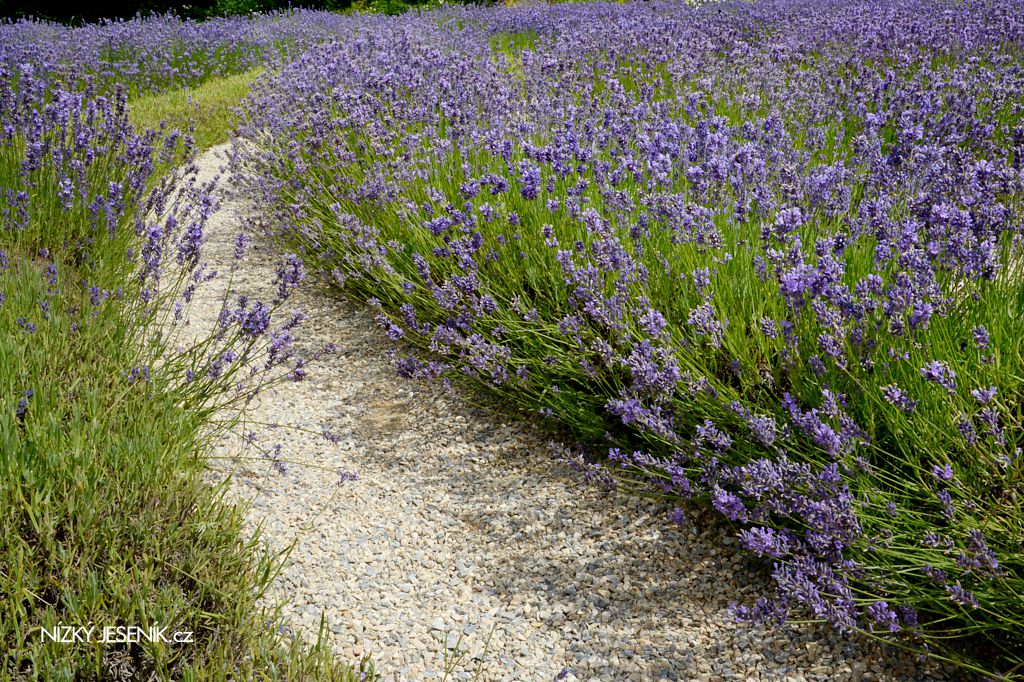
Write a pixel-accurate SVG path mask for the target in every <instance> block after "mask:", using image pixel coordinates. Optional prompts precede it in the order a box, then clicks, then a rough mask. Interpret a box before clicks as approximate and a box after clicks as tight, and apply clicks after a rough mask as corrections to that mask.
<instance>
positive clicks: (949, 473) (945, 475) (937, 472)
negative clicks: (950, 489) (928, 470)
mask: <svg viewBox="0 0 1024 682" xmlns="http://www.w3.org/2000/svg"><path fill="white" fill-rule="evenodd" d="M932 476H934V477H935V478H937V479H939V480H942V481H952V480H953V467H952V465H951V464H949V463H948V462H947V463H946V464H943V465H942V466H941V467H940V466H939V465H937V464H936V465H934V466H932Z"/></svg>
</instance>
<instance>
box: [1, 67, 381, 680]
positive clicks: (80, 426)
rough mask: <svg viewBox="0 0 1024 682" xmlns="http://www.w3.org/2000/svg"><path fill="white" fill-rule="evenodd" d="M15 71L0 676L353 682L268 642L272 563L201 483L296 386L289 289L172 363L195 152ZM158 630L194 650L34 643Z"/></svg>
mask: <svg viewBox="0 0 1024 682" xmlns="http://www.w3.org/2000/svg"><path fill="white" fill-rule="evenodd" d="M17 68H18V71H19V77H18V78H16V79H10V78H7V76H8V75H9V72H4V71H3V69H4V67H3V66H0V358H2V361H0V472H2V476H0V508H2V509H3V510H4V513H3V514H2V515H0V677H3V678H5V679H7V678H11V679H22V678H24V679H29V678H31V679H115V678H116V679H126V678H128V677H146V678H150V677H153V678H157V677H159V678H166V679H179V678H183V677H184V678H192V679H223V678H225V677H228V676H241V677H243V678H246V679H254V678H257V677H264V676H266V675H279V676H284V677H286V678H288V679H300V678H301V679H309V678H315V679H332V680H333V679H341V680H354V679H357V678H358V679H366V677H365V675H364V676H360V674H359V673H358V672H353V671H352V669H351V667H350V666H348V665H345V664H342V663H340V662H336V661H334V660H333V659H331V658H330V656H329V654H328V653H326V645H325V644H324V640H323V639H321V641H319V642H318V643H317V645H316V646H314V647H306V646H304V645H302V644H301V643H299V642H295V641H293V642H291V643H290V644H289V643H288V642H285V641H284V640H283V637H282V635H281V634H280V633H279V631H278V630H277V625H278V622H277V615H276V614H275V613H267V612H265V611H264V610H263V609H261V608H259V607H258V606H257V599H258V598H259V597H260V595H261V594H263V593H265V591H266V590H267V588H268V586H269V584H270V581H271V580H272V579H273V577H274V575H275V571H276V570H277V567H278V565H279V564H278V563H277V560H276V559H275V558H273V557H271V556H268V555H266V554H265V553H264V550H263V549H262V545H261V541H260V539H259V537H258V536H256V537H252V536H248V535H247V534H244V533H243V532H242V516H241V512H240V510H238V509H235V508H233V507H229V506H227V505H225V504H223V502H222V500H221V499H220V492H219V491H218V490H216V489H213V488H211V487H210V486H208V485H207V484H205V483H204V482H203V480H202V479H201V478H200V474H201V472H202V470H203V464H204V461H205V460H204V453H205V452H206V451H207V450H208V449H209V447H210V445H211V442H212V441H213V439H215V438H216V437H217V436H218V435H219V434H220V433H222V432H223V431H224V430H225V429H231V428H234V427H235V426H236V425H237V422H238V410H239V409H240V408H241V407H242V406H244V404H245V403H246V402H247V401H248V400H249V399H250V398H251V397H252V396H253V395H255V393H256V392H257V391H259V390H260V389H261V388H263V387H265V386H267V385H268V384H270V383H272V382H276V381H282V380H296V379H299V378H301V376H302V375H303V374H304V372H305V370H304V367H305V361H306V358H297V357H295V351H294V349H293V333H294V329H295V327H296V326H297V325H298V324H299V322H300V321H301V314H299V313H291V312H289V313H282V312H281V309H282V307H283V306H285V305H287V302H286V301H285V300H284V299H286V298H287V294H288V293H289V291H290V289H289V287H291V286H293V285H295V284H296V283H297V281H298V279H299V277H298V273H296V272H295V271H294V269H287V268H286V267H285V266H284V265H283V266H282V273H283V274H282V287H283V289H282V291H281V295H280V296H279V298H278V300H275V301H265V302H262V301H247V300H240V301H225V305H224V309H223V312H222V314H221V316H220V321H219V324H218V325H217V327H216V329H214V330H213V331H212V332H211V333H209V334H208V335H205V336H204V337H203V338H200V339H199V340H198V341H197V342H196V343H195V344H191V343H186V341H188V340H189V339H188V336H189V333H188V332H187V331H185V332H182V331H181V326H182V322H181V320H182V319H183V316H184V314H185V312H186V309H187V305H188V303H189V301H190V300H191V299H192V297H193V296H194V294H195V291H196V288H197V287H199V286H201V285H202V284H204V283H206V282H208V281H209V280H210V279H211V278H212V277H213V276H214V275H215V273H214V272H212V271H211V270H210V268H209V267H208V266H207V265H206V264H205V263H204V262H203V258H202V250H203V244H204V241H205V239H204V230H205V226H206V223H207V220H208V218H209V217H210V215H211V213H212V211H213V210H214V208H215V206H214V199H213V196H212V194H211V192H212V189H213V182H208V183H199V182H198V181H197V180H196V168H195V167H194V166H193V165H192V164H191V161H192V157H193V154H194V150H193V149H191V148H190V147H189V145H188V144H186V141H185V140H184V139H183V138H182V136H181V135H180V134H178V133H177V132H170V133H167V134H164V133H162V132H156V131H144V132H140V131H138V130H136V129H135V128H134V127H133V126H132V125H131V124H130V122H129V120H128V116H127V106H128V102H127V95H126V89H124V88H120V89H115V91H114V92H113V93H109V94H101V92H102V90H101V89H100V88H101V84H100V83H99V82H96V81H91V82H88V81H83V82H81V83H79V84H78V86H80V87H74V88H65V87H64V86H63V85H62V83H61V82H58V81H55V80H52V79H47V78H45V77H44V75H39V74H37V73H36V72H34V71H33V69H32V68H31V66H29V65H19V66H18V67H17ZM245 242H246V237H245V235H241V236H240V238H239V244H240V246H244V244H245ZM242 251H244V250H241V251H240V253H239V257H242V256H243V255H244V254H243V253H242ZM179 341H180V342H182V345H181V347H179V346H178V342H179ZM274 464H277V463H275V462H271V461H270V460H269V459H268V461H267V466H268V467H269V466H273V465H274ZM154 620H155V621H158V622H159V623H161V624H163V625H166V626H168V627H171V628H174V629H180V630H184V631H190V632H192V633H193V637H194V642H191V643H181V642H167V643H161V642H159V641H157V642H152V643H148V642H138V643H133V642H126V643H123V644H113V645H109V646H108V645H104V646H97V645H96V644H95V643H90V642H88V641H78V642H73V643H70V644H68V643H61V642H52V641H48V640H47V639H46V638H45V637H43V636H42V635H41V633H40V628H46V629H48V630H49V629H52V628H55V627H56V626H59V625H63V626H69V627H82V628H87V627H89V626H91V625H97V626H98V627H103V626H106V625H110V626H114V625H121V626H125V625H135V624H140V623H141V624H147V625H148V624H149V623H151V622H153V621H154ZM51 631H52V630H51ZM364 672H370V671H364Z"/></svg>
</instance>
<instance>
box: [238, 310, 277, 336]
mask: <svg viewBox="0 0 1024 682" xmlns="http://www.w3.org/2000/svg"><path fill="white" fill-rule="evenodd" d="M269 327H270V308H269V307H268V306H267V305H266V304H264V303H262V302H259V301H257V302H256V304H255V305H253V307H252V308H250V309H249V310H247V311H244V312H243V313H242V318H241V328H242V335H243V336H245V337H246V338H248V339H256V338H258V337H260V336H262V335H263V334H265V333H266V332H267V329H268V328H269Z"/></svg>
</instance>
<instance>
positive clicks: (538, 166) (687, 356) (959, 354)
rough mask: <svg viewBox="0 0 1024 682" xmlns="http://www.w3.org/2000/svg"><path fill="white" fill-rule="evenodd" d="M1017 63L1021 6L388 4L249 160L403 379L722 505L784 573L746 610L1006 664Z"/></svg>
mask: <svg viewBox="0 0 1024 682" xmlns="http://www.w3.org/2000/svg"><path fill="white" fill-rule="evenodd" d="M1022 59H1024V7H1022V6H1021V5H1020V4H1019V3H1016V2H1011V1H1009V0H988V1H986V2H977V3H973V2H972V3H963V2H945V1H943V0H935V1H931V0H914V1H913V2H907V3H903V2H900V3H896V2H885V1H884V0H849V1H835V2H827V3H820V2H813V3H811V2H800V1H796V0H779V1H769V0H758V1H755V2H750V3H736V4H716V5H710V6H706V7H704V8H701V9H692V8H689V7H687V6H685V5H684V4H682V3H675V2H654V3H635V4H627V5H618V4H610V5H609V4H600V3H598V4H589V5H582V6H580V5H577V6H553V7H542V8H538V7H529V8H517V9H494V10H459V11H455V12H446V13H442V14H429V15H423V16H406V17H399V18H395V19H390V20H383V19H382V20H380V21H379V22H378V23H377V24H375V25H374V27H373V30H372V31H370V32H367V33H363V34H362V35H360V36H359V38H358V39H355V40H348V41H339V42H335V43H331V44H328V45H325V46H323V47H320V48H315V49H312V50H310V51H308V52H307V53H305V54H304V55H303V56H301V57H300V58H298V59H297V60H295V61H294V63H292V64H291V65H289V66H288V67H286V68H285V69H284V70H283V71H282V72H281V73H280V74H279V75H276V76H274V77H272V78H269V79H268V80H267V82H266V83H265V84H264V86H263V88H262V90H260V91H258V92H257V93H256V94H255V95H254V96H253V97H252V98H251V101H250V102H249V105H248V114H247V119H246V121H245V122H244V124H243V131H242V133H243V135H244V137H245V138H246V140H247V143H246V144H245V145H243V146H242V147H241V150H242V152H243V156H242V159H241V164H242V167H243V168H244V170H245V171H246V173H247V174H248V176H249V177H250V179H251V181H252V187H253V189H254V191H255V193H258V194H259V195H260V196H261V198H262V202H263V204H264V206H265V208H266V213H267V215H268V216H272V218H271V219H270V220H269V223H268V225H269V232H270V233H271V234H272V235H273V237H274V238H276V239H278V240H279V241H280V243H281V244H283V245H284V246H285V248H287V249H290V250H293V251H295V252H296V253H297V254H299V255H301V257H302V258H303V259H304V260H305V267H306V268H307V269H309V270H315V271H319V272H321V273H322V274H323V275H325V276H326V277H327V278H328V279H329V280H330V281H333V282H334V283H336V285H337V286H338V287H340V288H342V289H343V290H344V291H346V292H348V293H349V294H351V295H355V296H358V297H360V298H362V299H364V300H367V301H368V302H369V303H370V304H371V305H372V306H375V307H378V308H379V310H380V314H379V318H378V319H379V320H380V322H381V323H382V324H383V325H384V326H385V327H386V329H387V331H388V334H389V335H390V336H391V337H392V338H394V339H400V338H404V339H406V340H407V341H410V342H412V343H413V344H415V345H417V346H418V347H419V348H421V349H422V354H420V355H418V356H417V357H412V358H405V359H403V360H401V361H400V362H399V364H398V371H399V372H400V373H401V374H402V375H405V376H410V377H416V378H423V379H438V380H441V381H445V382H447V381H449V380H451V379H452V378H453V377H459V378H468V379H469V380H471V381H474V382H476V383H477V384H478V385H480V386H484V387H486V388H487V389H489V390H491V391H493V392H494V393H496V394H498V395H500V396H502V397H504V398H507V399H508V400H510V401H513V402H514V403H516V404H518V405H520V406H522V407H523V408H526V409H528V410H530V411H533V412H535V413H536V412H539V413H540V414H542V415H546V416H548V417H550V418H551V419H553V420H556V421H557V422H558V423H560V424H562V425H565V426H567V427H569V428H570V429H571V430H572V432H573V433H574V435H575V437H576V438H577V440H578V445H577V446H574V447H572V448H570V449H568V450H567V451H566V452H565V455H566V457H568V458H569V459H570V460H571V461H573V462H575V463H576V464H577V465H578V466H580V467H581V468H582V470H583V471H585V472H586V474H587V475H588V476H590V477H591V478H593V479H595V480H597V481H600V482H604V483H608V484H619V485H625V486H627V487H629V488H634V489H640V490H642V491H645V492H654V493H656V494H657V495H660V496H663V497H665V498H667V499H669V500H675V501H677V502H678V503H679V504H680V505H683V506H685V505H684V504H683V503H684V502H685V501H687V500H697V501H703V502H706V503H709V504H710V505H712V506H713V507H714V508H715V509H716V510H718V511H719V512H721V513H722V514H723V515H725V516H726V517H727V518H728V519H730V520H731V521H732V522H734V523H735V527H736V530H737V533H738V534H739V537H740V538H741V540H742V544H743V546H744V547H745V548H746V549H747V550H749V551H750V552H752V553H753V554H756V555H757V556H760V557H764V558H765V560H766V562H767V563H768V564H769V565H770V566H771V574H772V576H773V577H774V584H775V592H774V593H773V594H766V595H764V596H763V598H762V599H759V600H758V601H757V602H756V603H754V604H742V605H737V612H738V615H739V616H740V617H742V618H747V619H753V620H768V621H773V622H780V621H784V620H785V619H786V618H787V617H788V616H789V615H790V614H791V613H792V614H793V615H797V616H800V615H803V614H808V613H809V614H810V615H812V616H813V617H815V618H819V619H825V620H827V621H829V622H831V623H832V624H833V625H835V626H836V627H838V628H840V629H841V630H858V631H863V632H867V633H869V634H871V635H872V636H877V637H884V638H887V639H892V640H893V641H896V642H901V643H906V644H909V645H911V646H914V647H917V648H919V649H921V650H922V651H926V652H930V653H931V655H933V656H935V657H936V658H939V659H943V660H947V661H951V662H953V663H955V664H957V665H960V666H963V667H965V668H967V669H971V670H974V671H976V672H985V673H988V674H992V675H1006V676H1007V677H1014V676H1019V675H1021V671H1022V667H1021V664H1022V663H1024V616H1022V615H1021V614H1024V550H1022V541H1024V527H1022V523H1024V509H1022V506H1021V505H1022V494H1024V487H1022V486H1024V478H1022V474H1024V462H1022V458H1021V449H1020V445H1021V430H1020V426H1021V423H1020V422H1021V416H1022V415H1021V408H1022V402H1021V397H1022V386H1021V378H1022V377H1024V356H1022V353H1021V338H1022V337H1021V334H1020V328H1021V322H1022V316H1024V295H1022V293H1021V292H1022V291H1024V288H1022V286H1021V276H1022V274H1024V272H1022V269H1021V258H1022V257H1024V252H1022V249H1021V235H1020V232H1021V228H1022V214H1021V208H1022V205H1021V204H1022V198H1024V176H1022V167H1024V125H1022V124H1024V64H1022ZM250 142H255V143H256V144H249V143H250ZM595 455H596V456H597V457H596V460H597V461H595V457H594V456H595ZM677 516H678V517H680V518H681V517H682V516H683V512H682V511H677Z"/></svg>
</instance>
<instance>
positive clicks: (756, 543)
mask: <svg viewBox="0 0 1024 682" xmlns="http://www.w3.org/2000/svg"><path fill="white" fill-rule="evenodd" d="M740 541H741V543H742V544H743V546H744V547H746V548H747V549H749V550H750V551H752V552H754V553H755V554H756V555H758V556H770V557H773V558H775V559H781V558H783V557H784V556H786V555H787V554H789V552H790V544H789V540H787V539H786V536H785V535H783V534H782V533H780V532H779V531H777V530H775V529H774V528H767V527H761V526H757V527H754V528H748V529H744V530H742V531H740Z"/></svg>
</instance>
